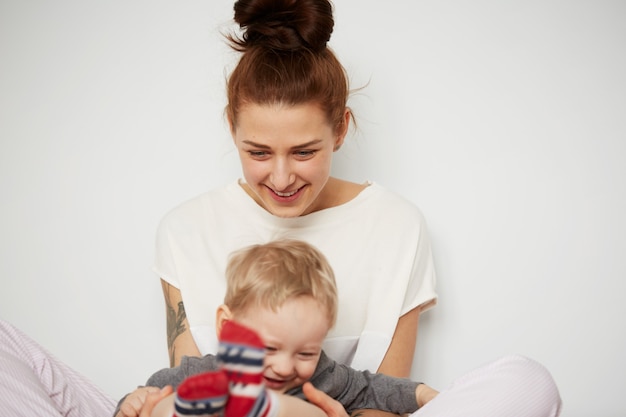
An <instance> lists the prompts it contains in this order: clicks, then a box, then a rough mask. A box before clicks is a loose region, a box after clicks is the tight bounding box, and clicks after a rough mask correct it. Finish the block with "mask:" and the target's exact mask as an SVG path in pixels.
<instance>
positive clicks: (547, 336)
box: [0, 0, 626, 417]
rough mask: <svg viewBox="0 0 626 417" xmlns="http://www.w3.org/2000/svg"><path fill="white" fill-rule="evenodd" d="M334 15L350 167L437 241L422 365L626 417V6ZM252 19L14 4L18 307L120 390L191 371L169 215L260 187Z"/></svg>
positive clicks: (4, 314)
mask: <svg viewBox="0 0 626 417" xmlns="http://www.w3.org/2000/svg"><path fill="white" fill-rule="evenodd" d="M335 9H336V27H335V33H334V34H333V37H332V40H331V43H330V45H331V46H332V47H333V49H334V50H335V51H336V53H337V54H338V56H339V58H340V59H341V60H342V62H343V63H344V65H345V67H346V70H347V72H348V74H349V77H350V79H351V83H352V87H354V88H355V89H358V88H360V89H358V91H356V92H355V93H354V95H353V96H352V98H351V101H350V106H351V107H352V108H353V110H354V113H355V115H356V118H357V122H358V127H357V129H356V130H354V131H353V132H352V133H351V135H350V137H349V138H348V141H347V144H346V145H345V146H344V147H343V148H342V149H341V151H340V152H338V153H337V154H336V157H335V160H334V166H333V169H334V174H335V175H338V176H341V177H344V178H347V179H350V180H354V181H358V182H362V181H365V180H368V179H369V180H374V181H377V182H378V183H380V184H382V185H384V186H386V187H388V188H390V189H392V190H395V191H397V192H399V193H401V194H402V195H404V196H405V197H406V198H408V199H409V200H411V201H413V202H414V203H415V204H417V205H418V206H419V207H420V208H421V210H422V211H423V213H424V215H425V217H426V219H427V221H428V226H429V229H430V234H431V236H432V241H433V248H434V256H435V262H436V267H437V271H438V292H439V295H440V300H439V304H438V306H437V307H436V308H435V309H433V310H431V311H429V312H427V313H425V314H424V315H423V316H422V319H421V322H420V332H419V338H418V339H419V340H418V347H417V352H416V355H415V361H414V368H413V376H414V377H415V378H417V379H419V380H423V381H427V382H429V383H430V384H431V385H433V386H434V387H437V388H440V389H443V388H445V386H446V385H448V384H449V383H451V382H452V381H453V380H454V378H455V377H457V376H460V375H461V374H463V373H464V372H466V371H468V370H470V369H472V368H474V367H476V366H479V365H482V364H484V363H485V362H487V361H490V360H493V359H496V358H497V357H499V356H501V355H504V354H507V353H519V354H523V355H527V356H530V357H532V358H534V359H537V360H538V361H540V362H542V363H543V364H544V365H546V366H547V367H548V368H549V370H550V371H551V372H552V374H553V375H554V378H555V380H556V382H557V383H558V385H559V387H560V390H561V394H562V397H563V400H564V404H565V408H564V412H563V416H566V417H576V416H579V417H588V416H602V417H618V416H624V415H626V403H625V402H624V400H623V396H624V391H625V389H626V382H624V375H626V360H625V359H624V352H626V334H625V333H626V332H625V329H626V326H625V325H624V324H625V319H624V317H626V303H625V302H624V301H623V299H624V297H625V295H626V218H625V213H626V76H625V74H626V53H625V51H626V24H625V22H626V3H625V2H623V1H608V0H594V1H585V0H567V1H566V0H552V1H544V0H542V1H538V0H530V1H528V0H524V1H522V0H517V1H504V0H500V1H496V0H477V1H461V0H454V1H420V0H410V1H409V0H406V1H399V0H396V1H393V0H392V1H385V2H381V1H373V0H367V1H366V0H337V1H336V5H335ZM231 11H232V2H231V1H226V0H219V1H217V0H212V1H198V0H193V1H191V0H190V1H186V0H183V1H177V2H173V1H163V0H150V1H148V0H124V1H121V0H110V1H83V0H80V1H79V0H57V1H44V0H33V1H19V0H2V1H0V195H1V198H2V200H1V201H2V203H1V206H0V277H1V278H0V279H1V280H2V286H1V289H0V317H1V318H3V319H5V320H8V321H10V322H12V323H14V324H15V325H17V326H18V327H19V328H21V329H23V330H24V331H25V332H27V333H28V334H30V335H31V336H32V337H33V338H35V339H36V340H37V341H39V342H41V343H42V344H43V345H44V346H45V347H46V348H48V349H49V350H50V351H51V352H52V353H54V354H55V355H57V356H58V357H60V358H61V359H62V360H64V361H65V362H67V363H68V364H70V365H71V366H72V367H74V368H76V369H77V370H79V371H80V372H82V373H84V374H85V375H87V376H88V377H89V378H91V379H92V380H93V381H94V382H96V383H97V384H98V385H99V386H101V387H102V388H104V389H105V390H106V391H107V392H108V393H110V394H111V395H113V396H115V397H120V396H121V395H122V394H124V393H126V392H128V391H130V390H132V389H133V388H134V387H135V386H136V385H139V384H142V383H144V382H145V380H146V378H147V377H148V376H149V375H150V374H151V373H152V372H154V371H156V370H157V369H160V368H162V367H166V366H168V360H167V350H166V339H165V314H164V303H163V299H162V295H161V288H160V284H159V280H158V277H156V276H155V275H154V274H153V273H152V272H151V265H152V261H153V253H154V237H155V232H156V227H157V224H158V222H159V220H160V219H161V217H162V216H163V215H164V214H165V213H166V212H167V211H168V210H170V209H171V208H173V207H174V206H176V205H177V204H179V203H181V202H182V201H184V200H186V199H188V198H191V197H194V196H195V195H197V194H200V193H202V192H203V191H205V190H208V189H210V188H213V187H215V186H218V185H222V184H224V183H226V182H230V181H233V180H234V179H235V178H236V177H238V176H239V175H240V168H239V164H238V160H237V156H236V154H235V152H234V150H233V146H232V144H231V139H230V137H229V134H228V129H227V126H226V123H225V119H224V117H223V107H224V104H225V99H224V91H225V87H224V81H225V79H226V77H227V74H228V72H229V70H230V68H232V66H233V64H234V63H235V62H236V59H237V55H236V54H235V53H233V52H231V51H230V50H229V49H228V48H227V47H226V46H225V43H224V41H223V38H222V37H221V35H220V31H223V30H227V29H228V28H230V27H231V26H230V22H229V19H230V18H231ZM361 87H362V88H361ZM380 215H381V216H384V215H385V213H381V214H380ZM356 301H357V300H355V302H356ZM529 401H532V399H529Z"/></svg>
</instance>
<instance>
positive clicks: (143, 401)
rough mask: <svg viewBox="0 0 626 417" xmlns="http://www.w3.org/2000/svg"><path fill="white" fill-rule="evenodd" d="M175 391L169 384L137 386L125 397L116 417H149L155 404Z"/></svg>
mask: <svg viewBox="0 0 626 417" xmlns="http://www.w3.org/2000/svg"><path fill="white" fill-rule="evenodd" d="M173 391H174V390H173V389H172V387H171V386H169V385H168V386H166V387H164V388H158V387H141V388H137V389H136V390H135V391H133V392H131V393H130V394H128V395H127V396H126V398H124V401H123V402H122V404H121V405H120V411H118V413H117V414H116V415H115V417H149V416H150V414H151V413H152V409H153V408H154V406H155V405H156V404H157V403H158V402H159V401H161V400H162V399H163V398H165V397H166V396H168V395H170V394H171V393H172V392H173Z"/></svg>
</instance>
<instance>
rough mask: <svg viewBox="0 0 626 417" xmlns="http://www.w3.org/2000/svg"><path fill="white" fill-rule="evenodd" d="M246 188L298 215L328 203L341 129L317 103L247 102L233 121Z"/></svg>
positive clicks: (270, 207)
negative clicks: (338, 130) (329, 119)
mask: <svg viewBox="0 0 626 417" xmlns="http://www.w3.org/2000/svg"><path fill="white" fill-rule="evenodd" d="M231 132H232V135H233V139H234V141H235V146H236V147H237V150H238V151H239V158H240V159H241V166H242V168H243V175H244V178H245V180H246V182H247V185H248V187H249V188H246V191H247V192H248V194H250V196H251V197H252V198H254V200H255V201H256V202H257V203H258V204H259V205H260V206H261V207H263V208H265V209H266V210H267V211H269V212H270V213H272V214H274V215H276V216H279V217H297V216H302V215H305V214H309V213H312V212H314V211H317V210H320V209H323V208H326V207H325V201H326V198H327V197H326V196H325V195H324V193H323V191H324V187H325V186H326V183H327V181H328V178H329V177H330V166H331V161H332V155H333V152H334V151H335V149H336V148H337V147H338V146H340V145H341V144H342V143H343V139H344V137H345V133H346V132H345V131H343V132H341V133H337V132H336V129H335V128H334V126H331V124H329V123H328V121H327V119H326V115H325V114H324V112H323V111H322V110H321V109H320V108H319V107H318V106H317V105H315V104H313V103H308V104H299V105H295V106H290V105H282V104H275V105H259V104H247V105H245V106H244V107H243V108H242V109H241V110H240V112H239V114H238V115H237V125H236V126H232V125H231Z"/></svg>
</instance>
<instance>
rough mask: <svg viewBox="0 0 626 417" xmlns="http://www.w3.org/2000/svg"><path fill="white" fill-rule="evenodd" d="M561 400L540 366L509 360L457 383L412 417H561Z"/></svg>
mask: <svg viewBox="0 0 626 417" xmlns="http://www.w3.org/2000/svg"><path fill="white" fill-rule="evenodd" d="M560 412H561V397H560V395H559V391H558V388H557V387H556V384H555V383H554V380H553V379H552V376H551V375H550V373H549V372H548V370H547V369H546V368H544V367H543V366H542V365H541V364H539V363H537V362H535V361H533V360H531V359H528V358H525V357H523V356H518V355H512V356H506V357H504V358H502V359H499V360H497V361H495V362H492V363H490V364H488V365H486V366H483V367H481V368H478V369H476V370H474V371H471V372H469V373H468V374H466V375H464V376H462V377H461V378H459V379H457V380H456V381H455V382H454V383H453V384H452V385H451V386H450V387H449V388H447V389H445V390H443V391H441V393H440V394H439V395H438V396H437V397H435V399H433V400H432V401H431V402H429V403H428V404H426V405H425V406H424V407H423V408H421V409H420V410H418V411H417V412H415V413H414V414H413V415H412V416H413V417H485V416H498V417H558V415H559V414H560Z"/></svg>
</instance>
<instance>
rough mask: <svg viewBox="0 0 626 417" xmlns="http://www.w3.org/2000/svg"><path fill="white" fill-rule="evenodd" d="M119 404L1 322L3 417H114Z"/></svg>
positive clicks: (0, 403)
mask: <svg viewBox="0 0 626 417" xmlns="http://www.w3.org/2000/svg"><path fill="white" fill-rule="evenodd" d="M116 404H117V401H115V400H113V399H112V398H110V397H109V396H108V395H106V394H105V393H104V392H102V390H100V389H99V388H98V387H96V386H95V384H93V383H92V382H91V381H89V380H88V379H86V378H85V377H84V376H82V375H80V374H78V373H77V372H76V371H74V370H73V369H71V368H70V367H68V366H67V365H65V364H64V363H62V362H61V361H59V360H58V359H56V358H55V357H54V356H52V355H51V354H50V353H48V352H47V351H46V350H45V349H44V348H42V347H41V346H40V345H39V344H38V343H36V342H35V341H33V340H32V339H31V338H29V337H28V336H26V335H25V334H24V333H22V332H21V331H19V330H18V329H16V328H15V327H13V326H11V325H10V324H8V323H7V322H5V321H3V320H0V416H3V417H4V416H6V417H9V416H11V417H59V416H63V417H111V416H112V415H113V411H114V410H115V406H116Z"/></svg>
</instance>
